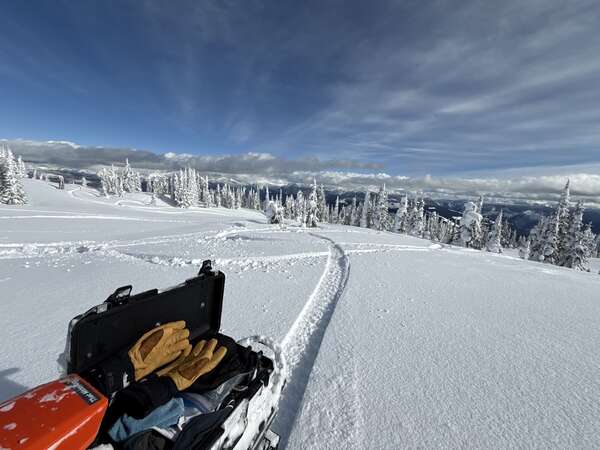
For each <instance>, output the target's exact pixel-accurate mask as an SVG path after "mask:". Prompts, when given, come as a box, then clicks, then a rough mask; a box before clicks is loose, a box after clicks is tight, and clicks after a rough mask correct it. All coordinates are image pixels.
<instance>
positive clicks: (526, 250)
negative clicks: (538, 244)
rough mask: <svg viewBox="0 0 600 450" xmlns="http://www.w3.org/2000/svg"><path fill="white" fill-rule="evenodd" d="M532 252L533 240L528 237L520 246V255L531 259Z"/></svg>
mask: <svg viewBox="0 0 600 450" xmlns="http://www.w3.org/2000/svg"><path fill="white" fill-rule="evenodd" d="M530 253H531V241H530V240H529V239H527V240H526V241H525V242H524V243H523V244H522V245H521V246H520V247H519V257H520V258H521V259H529V254H530Z"/></svg>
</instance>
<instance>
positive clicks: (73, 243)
mask: <svg viewBox="0 0 600 450" xmlns="http://www.w3.org/2000/svg"><path fill="white" fill-rule="evenodd" d="M25 187H26V190H27V192H28V194H29V197H30V203H29V204H28V205H26V206H24V207H8V206H4V205H3V206H0V292H1V293H2V294H1V297H0V325H1V327H0V342H1V343H2V346H1V347H0V401H1V400H3V399H5V398H7V397H10V396H12V395H15V394H17V393H20V392H22V391H24V390H25V389H27V388H30V387H33V386H35V385H37V384H39V383H43V382H45V381H49V380H51V379H52V378H54V377H56V376H57V375H58V368H57V365H56V359H57V357H58V355H59V353H60V352H61V351H62V350H63V348H64V343H65V342H64V339H65V333H66V326H67V323H68V321H69V319H71V318H72V317H73V316H75V315H76V314H78V313H80V312H82V311H84V310H86V309H87V308H89V307H91V306H93V305H95V304H98V303H100V302H102V301H103V300H104V299H105V298H106V297H107V296H108V295H109V294H110V293H111V292H112V291H113V290H114V289H115V288H117V287H119V286H122V285H126V284H133V286H134V290H135V291H142V290H145V289H149V288H153V287H167V286H170V285H173V284H176V283H179V282H181V281H182V280H184V279H186V278H189V277H191V276H193V275H194V274H195V273H196V272H197V271H198V269H199V266H200V264H201V262H202V260H203V259H208V258H211V259H213V260H215V259H216V263H217V267H218V268H219V269H221V270H222V271H223V272H225V274H226V276H227V282H226V289H225V301H224V311H223V323H222V329H223V331H224V332H225V333H227V334H230V335H232V336H234V337H236V338H241V337H244V336H249V335H256V334H260V335H266V336H270V337H271V338H273V339H274V340H275V341H277V342H279V343H280V344H281V346H282V348H283V351H284V353H285V355H286V356H287V360H288V364H289V380H288V384H287V386H286V391H285V392H284V396H283V398H282V399H281V402H280V407H281V410H280V414H279V417H278V419H277V421H276V423H275V425H274V428H275V430H276V431H278V432H279V433H280V434H281V435H282V443H283V444H287V448H294V449H304V448H314V449H321V448H327V449H341V448H356V449H363V448H375V449H379V448H381V449H388V448H418V447H420V448H449V447H450V448H507V447H512V448H516V447H519V448H533V447H537V448H594V447H598V446H600V351H599V349H600V276H599V275H597V274H588V273H581V272H576V271H573V270H569V269H562V268H557V267H552V266H548V265H542V264H538V263H533V262H527V261H522V260H519V259H517V258H514V257H510V256H498V255H492V254H490V253H483V252H477V251H469V250H465V249H460V248H452V247H447V246H441V245H437V244H432V243H431V242H428V241H424V240H420V239H415V238H410V237H407V236H401V235H394V234H390V233H376V232H373V231H370V230H364V229H359V228H350V227H342V226H324V227H322V228H319V229H312V230H303V229H299V228H297V227H295V226H293V225H289V226H287V228H286V229H284V230H282V229H280V228H279V227H277V226H271V225H267V224H266V223H265V219H264V216H263V215H262V214H260V213H257V212H255V211H248V210H227V209H222V208H219V209H217V208H213V209H191V210H179V209H177V208H173V207H171V206H168V205H166V204H160V202H159V205H158V206H149V202H150V198H149V197H148V196H146V195H145V194H136V195H130V196H128V197H126V198H123V199H114V198H111V199H104V198H102V197H100V196H99V195H98V194H97V193H96V192H95V191H93V190H80V189H79V187H75V186H67V191H59V190H57V189H55V188H54V187H53V186H51V185H49V184H46V183H44V182H41V181H32V180H26V185H25ZM596 272H597V270H596ZM2 425H3V423H2V420H1V417H0V426H2Z"/></svg>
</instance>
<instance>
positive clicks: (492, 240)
mask: <svg viewBox="0 0 600 450" xmlns="http://www.w3.org/2000/svg"><path fill="white" fill-rule="evenodd" d="M485 247H486V249H487V251H488V252H493V253H502V210H500V214H498V217H496V220H495V222H494V226H493V227H492V231H491V232H490V233H489V236H488V240H487V243H486V246H485Z"/></svg>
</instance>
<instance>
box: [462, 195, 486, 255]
mask: <svg viewBox="0 0 600 450" xmlns="http://www.w3.org/2000/svg"><path fill="white" fill-rule="evenodd" d="M481 219H482V216H481V214H479V213H478V212H477V205H476V204H475V203H473V202H467V203H465V210H464V212H463V215H462V218H461V219H460V241H461V244H462V245H463V246H464V247H471V248H478V246H479V242H481Z"/></svg>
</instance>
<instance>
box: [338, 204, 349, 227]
mask: <svg viewBox="0 0 600 450" xmlns="http://www.w3.org/2000/svg"><path fill="white" fill-rule="evenodd" d="M347 220H348V218H347V214H346V205H342V208H341V209H340V212H339V213H338V217H337V223H338V224H340V225H347Z"/></svg>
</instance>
